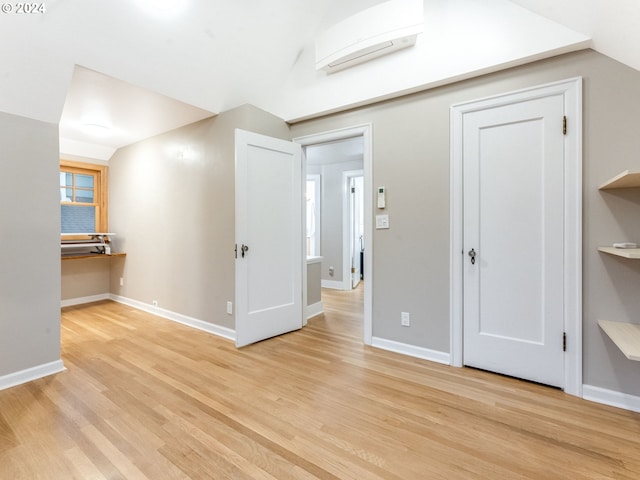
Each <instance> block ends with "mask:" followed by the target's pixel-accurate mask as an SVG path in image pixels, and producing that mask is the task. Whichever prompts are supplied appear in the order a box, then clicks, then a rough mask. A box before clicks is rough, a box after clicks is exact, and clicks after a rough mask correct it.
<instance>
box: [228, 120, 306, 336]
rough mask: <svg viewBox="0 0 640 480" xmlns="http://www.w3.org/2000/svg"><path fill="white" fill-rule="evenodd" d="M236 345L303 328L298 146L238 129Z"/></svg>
mask: <svg viewBox="0 0 640 480" xmlns="http://www.w3.org/2000/svg"><path fill="white" fill-rule="evenodd" d="M235 140H236V185H235V187H236V193H235V200H236V242H237V243H236V250H237V255H236V257H237V258H236V346H238V347H242V346H244V345H248V344H250V343H254V342H257V341H260V340H264V339H266V338H270V337H274V336H276V335H280V334H283V333H287V332H290V331H292V330H297V329H299V328H302V320H303V310H302V267H303V262H302V238H303V229H302V214H303V213H302V190H303V188H302V149H301V147H300V145H299V144H295V143H292V142H287V141H284V140H280V139H276V138H271V137H266V136H264V135H259V134H256V133H252V132H247V131H244V130H236V139H235Z"/></svg>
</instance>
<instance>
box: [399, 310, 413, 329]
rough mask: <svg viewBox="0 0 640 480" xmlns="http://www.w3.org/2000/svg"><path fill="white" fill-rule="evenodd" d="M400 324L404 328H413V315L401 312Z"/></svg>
mask: <svg viewBox="0 0 640 480" xmlns="http://www.w3.org/2000/svg"><path fill="white" fill-rule="evenodd" d="M400 324H401V325H402V326H403V327H410V326H411V315H410V314H409V312H400Z"/></svg>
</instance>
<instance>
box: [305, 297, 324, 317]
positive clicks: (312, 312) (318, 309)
mask: <svg viewBox="0 0 640 480" xmlns="http://www.w3.org/2000/svg"><path fill="white" fill-rule="evenodd" d="M305 313H306V315H307V320H309V319H310V318H313V317H315V316H316V315H320V314H321V313H324V305H322V300H320V301H319V302H316V303H314V304H312V305H307V308H306V309H305Z"/></svg>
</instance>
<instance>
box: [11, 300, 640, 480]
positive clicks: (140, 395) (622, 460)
mask: <svg viewBox="0 0 640 480" xmlns="http://www.w3.org/2000/svg"><path fill="white" fill-rule="evenodd" d="M361 295H362V293H361V291H357V292H356V293H355V294H349V293H344V292H335V291H334V292H326V294H325V296H324V301H325V305H326V313H325V314H324V315H321V316H318V317H316V318H314V319H312V320H311V321H310V322H309V326H308V327H306V328H305V329H303V330H302V331H299V332H295V333H292V334H288V335H284V336H281V337H278V338H275V339H271V340H268V341H265V342H261V343H259V344H256V345H253V346H250V347H247V348H244V349H241V350H236V348H235V347H234V345H233V344H232V343H231V342H229V341H227V340H224V339H220V338H217V337H215V336H212V335H209V334H206V333H203V332H199V331H197V330H193V329H189V328H187V327H183V326H181V325H179V324H175V323H172V322H169V321H167V320H163V319H159V318H155V317H153V316H152V315H149V314H146V313H143V312H140V311H136V310H134V309H131V308H129V307H126V306H123V305H119V304H116V303H111V302H102V303H98V304H91V305H87V306H81V307H71V308H66V309H64V310H63V318H62V337H63V342H62V344H63V360H64V362H65V365H66V367H67V368H68V371H66V372H64V373H61V374H58V375H55V376H53V377H48V378H45V379H41V380H38V381H36V382H32V383H30V384H26V385H22V386H18V387H14V388H11V389H8V390H4V391H1V392H0V478H1V479H3V480H4V479H11V480H15V479H29V480H31V479H56V480H57V479H83V480H84V479H129V480H130V479H153V480H162V479H187V478H191V479H278V480H282V479H314V478H319V479H358V480H370V479H397V480H400V479H402V480H407V479H447V480H448V479H465V480H466V479H492V480H495V479H509V480H518V479H535V480H541V479H543V480H544V479H571V480H579V479H628V480H632V479H634V480H637V479H639V478H640V415H639V414H635V413H631V412H628V411H623V410H618V409H615V408H610V407H606V406H602V405H597V404H594V403H590V402H587V401H583V400H580V399H576V398H574V397H570V396H567V395H565V394H564V393H562V392H561V391H558V390H554V389H550V388H545V387H542V386H539V385H533V384H529V383H525V382H520V381H517V380H514V379H510V378H504V377H501V376H497V375H491V374H488V373H485V372H480V371H475V370H471V369H457V368H452V367H448V366H444V365H438V364H434V363H430V362H426V361H421V360H417V359H413V358H410V357H405V356H401V355H397V354H393V353H390V352H385V351H382V350H377V349H374V348H369V347H364V346H363V345H362V341H361V338H362V314H361V309H360V307H358V306H357V305H358V304H359V303H360V301H361V299H359V298H357V297H358V296H361ZM354 296H355V297H356V298H354ZM354 300H357V301H354Z"/></svg>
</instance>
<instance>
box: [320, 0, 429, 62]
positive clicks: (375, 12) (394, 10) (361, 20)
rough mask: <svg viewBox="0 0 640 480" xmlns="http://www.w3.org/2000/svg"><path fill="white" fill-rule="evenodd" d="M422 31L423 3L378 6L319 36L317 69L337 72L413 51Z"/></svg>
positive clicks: (395, 1) (394, 0)
mask: <svg viewBox="0 0 640 480" xmlns="http://www.w3.org/2000/svg"><path fill="white" fill-rule="evenodd" d="M423 29H424V7H423V4H422V0H391V1H388V2H385V3H382V4H380V5H376V6H375V7H371V8H368V9H367V10H364V11H362V12H360V13H358V14H356V15H353V16H351V17H349V18H347V19H346V20H343V21H342V22H340V23H338V24H336V25H334V26H333V27H331V28H330V29H328V30H326V31H325V32H324V33H322V34H321V35H320V36H318V38H317V40H316V69H318V70H321V69H322V70H326V71H327V72H335V71H338V70H342V69H344V68H348V67H351V66H353V65H357V64H358V63H362V62H366V61H369V60H371V59H373V58H376V57H380V56H382V55H387V54H389V53H391V52H394V51H396V50H400V49H403V48H407V47H410V46H411V45H414V44H415V42H416V37H417V36H418V34H419V33H422V31H423Z"/></svg>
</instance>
